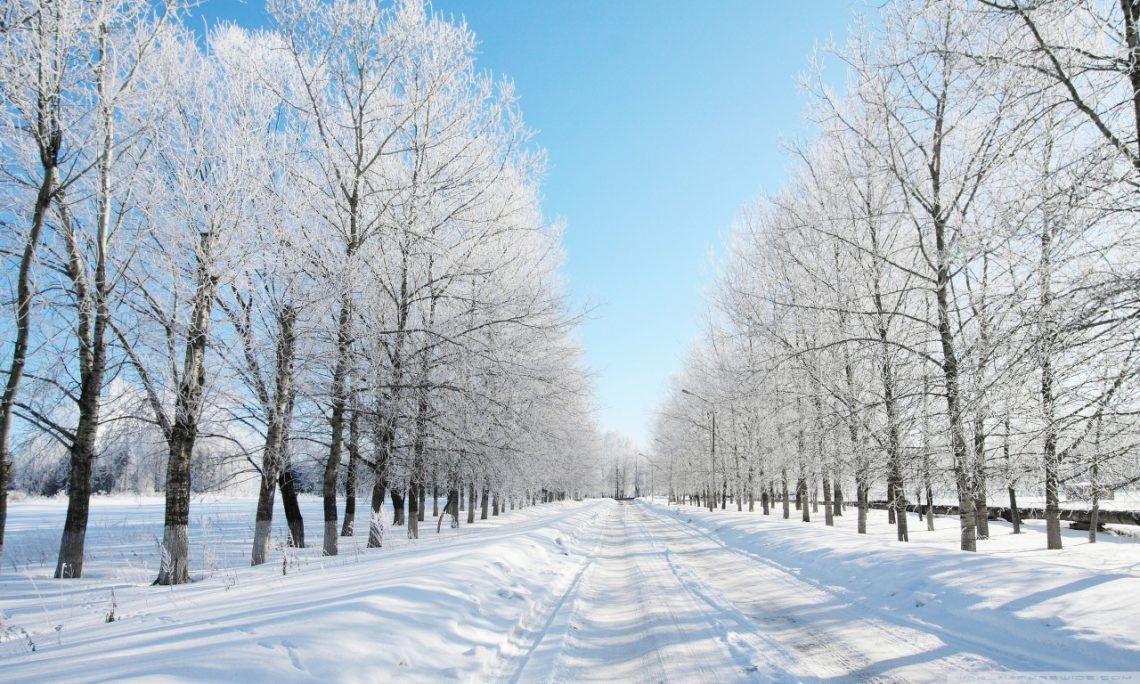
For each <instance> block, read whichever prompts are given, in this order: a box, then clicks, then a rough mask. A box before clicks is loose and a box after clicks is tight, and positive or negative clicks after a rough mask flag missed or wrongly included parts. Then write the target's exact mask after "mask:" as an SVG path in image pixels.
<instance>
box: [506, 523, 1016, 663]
mask: <svg viewBox="0 0 1140 684" xmlns="http://www.w3.org/2000/svg"><path fill="white" fill-rule="evenodd" d="M600 525H601V529H600V534H599V538H598V541H597V546H596V548H595V549H594V550H593V552H592V553H590V554H588V556H587V558H586V560H585V561H584V562H583V563H582V565H581V566H580V567H579V569H578V570H577V572H576V573H575V574H574V576H573V577H572V579H571V581H570V582H569V583H568V585H567V587H566V590H565V591H564V592H561V593H559V594H557V596H556V600H554V601H552V602H551V603H550V605H549V606H547V610H546V612H545V613H544V614H542V615H541V616H539V619H537V620H536V621H535V626H534V628H533V629H531V630H530V632H529V635H528V639H527V641H528V643H525V644H523V645H522V647H521V648H520V649H519V651H520V655H519V656H517V657H515V658H513V659H510V660H509V661H508V662H506V663H504V669H503V671H502V672H501V673H500V675H501V677H502V678H503V679H505V680H507V681H511V682H535V681H547V682H590V681H597V682H602V681H604V682H666V681H676V682H714V681H715V682H731V681H872V682H895V681H923V680H938V681H946V678H947V676H948V675H950V676H954V675H955V674H960V675H964V674H965V673H967V672H970V671H975V672H976V671H993V670H1000V669H1002V668H1000V667H999V666H997V665H996V664H995V663H993V662H992V661H991V660H989V659H987V658H985V657H984V656H982V655H979V654H978V652H979V651H981V652H985V650H986V648H985V645H984V644H981V645H979V646H980V648H977V649H971V648H969V646H968V645H965V646H964V645H962V644H957V643H953V640H950V641H951V643H947V640H946V639H945V636H946V635H945V634H944V633H936V631H937V630H931V631H930V632H926V631H923V630H921V629H919V628H916V627H915V626H914V625H904V624H899V623H895V622H892V621H891V620H890V618H889V616H875V615H873V614H868V612H867V611H866V610H865V609H860V608H858V607H856V606H852V605H849V604H848V603H846V602H845V601H844V600H843V599H842V598H841V597H840V596H839V595H838V593H836V594H831V593H829V592H828V591H827V590H826V589H822V588H819V587H817V586H814V585H812V584H810V583H808V582H806V581H803V580H800V579H798V578H797V576H796V574H797V573H796V572H795V571H794V570H793V569H789V568H783V567H780V566H778V565H776V564H773V563H769V562H766V561H765V560H764V559H763V558H760V557H757V556H755V555H752V554H749V553H746V552H742V551H739V550H737V549H733V548H730V547H727V546H725V545H723V544H722V543H720V542H719V541H717V540H715V539H713V538H711V537H709V536H708V535H706V534H703V533H702V532H701V531H699V530H697V529H695V528H694V527H691V526H689V525H687V524H685V522H684V520H683V519H682V520H678V519H676V518H674V517H673V516H668V515H663V514H661V513H659V512H656V511H654V510H653V509H651V508H648V507H645V506H643V505H641V504H639V503H631V502H623V503H622V504H621V505H617V506H613V507H611V508H610V509H609V510H608V512H607V513H606V517H605V519H604V520H603V521H602V522H601V523H600ZM963 681H964V680H963Z"/></svg>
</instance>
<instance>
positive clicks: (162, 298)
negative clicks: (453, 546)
mask: <svg viewBox="0 0 1140 684" xmlns="http://www.w3.org/2000/svg"><path fill="white" fill-rule="evenodd" d="M267 7H268V11H269V13H270V14H271V16H272V19H273V28H272V30H264V31H248V30H244V29H241V28H239V27H235V26H221V27H218V28H216V29H214V30H212V31H211V32H209V34H208V35H207V36H205V37H204V38H202V37H200V36H195V35H194V34H193V33H191V32H190V31H188V30H187V28H185V26H184V25H183V21H184V19H185V16H186V5H185V4H184V3H182V2H179V1H177V0H171V1H170V2H166V3H155V2H152V1H151V0H17V1H15V2H10V3H5V6H4V9H3V10H0V64H2V65H3V68H2V69H0V93H2V97H3V100H2V102H3V105H2V109H0V129H2V130H0V165H2V172H0V174H2V175H0V193H2V194H3V196H4V199H3V202H2V203H0V206H2V207H3V209H2V210H0V220H2V221H3V223H4V230H3V238H2V244H0V249H2V250H3V252H2V253H3V257H4V259H5V269H4V274H5V275H4V277H5V286H6V287H7V288H8V291H9V292H10V293H11V296H10V299H9V300H8V301H6V304H9V306H8V308H7V309H6V310H7V311H8V312H9V314H8V315H7V316H6V317H5V318H4V321H3V330H4V333H5V339H11V340H13V341H14V343H13V344H10V345H7V344H6V345H5V349H4V351H3V353H4V356H3V357H2V359H0V360H2V361H3V367H4V373H5V375H4V379H5V382H6V385H5V391H4V395H3V402H2V405H0V408H2V415H0V418H2V421H0V552H2V548H3V547H2V539H3V536H2V535H3V529H4V520H5V514H6V506H7V491H8V489H9V480H10V465H11V463H12V462H13V460H14V461H15V463H16V467H17V481H18V480H19V474H20V473H21V472H23V471H27V472H37V471H41V472H42V471H47V472H51V473H55V477H57V478H61V472H62V477H65V478H66V487H67V492H68V499H69V505H68V512H67V519H66V523H65V528H64V531H63V537H62V542H61V546H60V554H59V560H58V564H57V569H56V576H57V577H78V576H80V574H81V573H82V568H83V556H84V554H83V547H84V537H85V529H86V522H87V511H88V503H89V500H90V497H91V492H92V487H93V474H94V475H97V476H98V477H96V478H94V479H95V484H96V485H98V486H104V487H108V488H111V487H114V486H116V485H115V482H116V480H118V482H119V484H118V486H119V487H123V486H133V487H139V486H152V487H154V488H155V489H156V490H158V489H161V490H162V491H164V492H165V496H166V515H165V525H164V536H163V541H162V549H161V554H162V562H161V570H160V572H159V575H158V578H157V580H156V582H157V583H159V584H177V583H182V582H186V581H187V580H188V560H189V558H188V556H189V546H188V539H187V522H188V515H189V507H190V497H191V492H192V487H193V486H194V482H195V478H197V479H198V483H199V486H201V485H202V484H203V483H205V484H207V485H209V486H214V485H219V484H225V483H226V482H227V481H232V480H234V479H235V478H237V479H239V480H240V479H241V478H247V479H248V477H249V476H250V475H252V480H253V481H252V483H251V484H252V485H253V486H255V487H256V489H257V491H258V492H259V499H258V506H257V514H256V515H257V520H256V531H255V535H256V536H255V540H254V545H253V550H252V561H253V563H255V564H257V563H261V562H264V561H265V560H266V555H267V551H268V548H269V534H270V529H271V522H272V520H271V519H272V515H273V510H274V500H275V497H276V492H277V491H278V490H279V491H280V492H281V494H282V496H283V500H284V504H285V509H286V511H287V514H288V515H289V517H290V521H289V522H290V529H291V540H290V541H291V542H292V543H296V544H303V543H304V540H303V527H301V524H300V519H299V513H298V511H297V507H296V492H297V489H298V487H299V486H303V485H304V484H305V483H306V482H308V483H310V484H312V485H315V487H316V491H319V492H320V493H321V494H322V496H323V500H324V521H323V523H324V525H323V540H322V547H323V552H324V553H325V554H328V555H333V554H336V553H337V540H338V536H340V535H351V534H352V533H353V529H354V522H355V507H356V497H357V492H358V491H363V490H365V489H367V490H370V502H369V508H370V513H369V535H368V544H369V546H380V545H381V544H382V542H383V531H384V526H383V521H382V519H381V510H382V508H381V507H382V504H383V502H384V499H385V496H386V495H388V494H390V495H391V497H392V500H393V503H394V504H395V507H396V508H397V509H398V510H404V509H405V508H406V510H407V512H408V515H407V524H408V532H409V534H410V535H411V536H417V535H418V526H417V522H418V520H419V519H421V517H422V511H423V506H424V503H423V502H424V499H425V496H429V495H430V496H432V497H435V496H438V495H439V493H441V492H443V493H445V494H446V495H447V497H448V509H449V510H450V511H451V512H452V513H453V514H454V513H455V511H456V510H457V508H458V499H459V491H460V490H461V489H464V488H465V489H466V490H467V492H466V493H467V495H468V499H469V501H470V502H472V505H473V502H474V501H475V499H476V495H477V493H478V492H481V493H482V496H483V500H484V505H485V502H486V500H487V498H488V497H489V496H491V495H492V494H493V495H494V496H495V497H498V496H500V495H502V496H512V497H524V496H525V497H526V498H533V497H534V496H535V493H537V492H539V491H545V492H547V496H552V494H550V493H551V492H558V493H563V494H564V493H567V492H575V491H577V490H579V489H581V488H582V487H584V486H586V484H587V483H593V481H594V479H595V478H596V467H595V465H593V463H592V462H591V460H590V456H591V455H592V454H594V453H595V452H596V444H595V443H594V442H595V440H594V437H593V426H592V423H591V420H590V417H589V414H588V397H587V393H588V387H587V383H586V379H585V375H584V371H583V368H582V364H581V360H580V350H579V348H578V345H577V342H576V340H575V338H574V326H575V324H576V319H575V316H573V315H572V314H571V313H570V312H569V310H568V308H567V305H566V303H565V299H564V293H563V288H562V284H561V281H560V276H559V273H558V269H559V267H560V261H561V250H560V231H559V229H558V227H557V226H552V225H550V224H548V223H546V222H545V221H544V219H543V216H542V213H541V210H540V206H539V194H540V193H539V190H540V188H539V184H540V179H541V176H542V172H543V155H542V154H541V151H539V150H537V149H535V147H534V146H533V144H532V143H531V142H530V132H529V131H528V129H527V128H526V127H525V125H524V123H523V121H522V118H521V115H520V112H519V110H518V107H517V104H516V102H515V98H514V96H513V94H512V90H511V87H510V84H509V83H508V82H493V81H492V79H491V78H490V77H489V76H487V75H486V74H483V73H481V72H479V71H478V70H477V69H476V66H475V61H474V46H475V43H474V36H473V35H472V34H471V32H470V31H469V30H468V29H467V28H466V26H465V25H463V24H461V23H454V22H452V21H448V20H445V19H444V18H442V17H441V16H439V15H437V14H435V13H433V12H431V11H430V10H429V9H428V8H427V7H426V6H425V5H424V3H422V1H421V0H406V1H400V2H396V3H394V4H383V3H377V2H373V1H371V0H332V1H328V2H326V1H319V0H271V1H270V2H269V3H267ZM10 449H11V450H12V451H11V453H10ZM60 453H65V454H66V466H65V467H64V468H63V469H62V471H61V470H60V469H59V468H57V467H54V466H47V467H45V466H43V465H42V464H39V465H37V464H38V463H40V462H41V461H42V460H43V459H45V458H48V459H50V457H51V455H52V454H60ZM157 453H161V454H163V455H164V457H162V458H156V456H155V454H157ZM338 494H339V495H342V496H343V501H344V504H345V509H344V517H343V519H342V518H341V517H340V515H339V511H338ZM405 497H406V502H405ZM497 503H498V502H497V501H496V504H497Z"/></svg>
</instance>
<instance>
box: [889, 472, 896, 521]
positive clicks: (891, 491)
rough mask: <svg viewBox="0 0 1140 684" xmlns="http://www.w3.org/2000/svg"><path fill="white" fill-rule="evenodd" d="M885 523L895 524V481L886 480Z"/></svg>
mask: <svg viewBox="0 0 1140 684" xmlns="http://www.w3.org/2000/svg"><path fill="white" fill-rule="evenodd" d="M887 503H888V504H889V505H888V506H887V523H889V524H891V525H894V524H895V481H894V480H893V479H889V480H887Z"/></svg>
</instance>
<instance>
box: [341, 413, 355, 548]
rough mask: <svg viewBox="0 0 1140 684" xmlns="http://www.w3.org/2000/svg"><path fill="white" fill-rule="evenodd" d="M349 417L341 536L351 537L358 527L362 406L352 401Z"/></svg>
mask: <svg viewBox="0 0 1140 684" xmlns="http://www.w3.org/2000/svg"><path fill="white" fill-rule="evenodd" d="M352 404H353V406H352V411H351V413H350V414H349V419H348V470H347V471H345V477H344V520H343V521H342V522H341V524H340V536H342V537H351V536H352V533H353V532H354V531H355V527H356V487H357V484H356V479H357V468H359V462H360V408H359V406H357V405H356V404H357V402H356V401H355V400H354V401H353V402H352Z"/></svg>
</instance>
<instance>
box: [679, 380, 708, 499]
mask: <svg viewBox="0 0 1140 684" xmlns="http://www.w3.org/2000/svg"><path fill="white" fill-rule="evenodd" d="M681 394H687V395H689V396H690V397H693V398H696V399H700V400H701V401H703V402H705V404H707V405H708V407H709V417H710V418H709V422H710V423H712V429H711V430H710V431H709V432H710V433H711V434H712V438H711V440H710V444H709V454H710V455H711V459H712V468H711V470H709V495H708V504H709V510H710V511H715V510H716V494H715V492H716V405H715V404H713V403H712V402H711V401H709V400H708V399H705V398H704V397H702V396H701V395H699V394H697V393H696V392H690V391H689V390H687V389H684V388H682V389H681Z"/></svg>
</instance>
